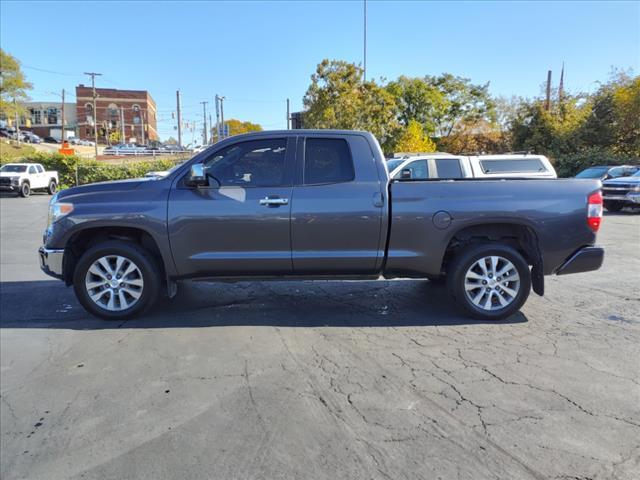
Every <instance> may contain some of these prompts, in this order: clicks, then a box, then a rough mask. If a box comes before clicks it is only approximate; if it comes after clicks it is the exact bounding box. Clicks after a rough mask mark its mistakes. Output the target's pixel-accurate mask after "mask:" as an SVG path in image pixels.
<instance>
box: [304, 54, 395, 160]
mask: <svg viewBox="0 0 640 480" xmlns="http://www.w3.org/2000/svg"><path fill="white" fill-rule="evenodd" d="M362 74H363V72H362V68H360V67H359V66H357V65H355V64H353V63H348V62H344V61H339V60H331V61H330V60H323V61H322V62H321V63H319V64H318V66H317V68H316V72H315V73H314V74H313V75H312V76H311V85H310V86H309V88H308V89H307V92H306V94H305V96H304V98H303V103H304V107H305V113H304V122H305V126H307V127H308V128H338V129H347V130H367V131H369V132H371V133H373V134H374V135H375V136H376V137H377V138H378V140H380V142H381V143H382V145H383V147H384V148H385V151H389V150H390V149H391V148H392V147H391V144H390V142H393V141H394V139H395V135H396V134H397V133H398V132H399V131H400V125H399V123H398V120H397V107H396V102H395V99H394V97H393V95H392V94H391V93H389V92H388V91H387V90H385V89H384V88H382V87H381V86H379V85H378V84H377V83H376V82H375V81H373V80H367V81H363V79H362Z"/></svg>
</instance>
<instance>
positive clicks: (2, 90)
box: [0, 49, 31, 118]
mask: <svg viewBox="0 0 640 480" xmlns="http://www.w3.org/2000/svg"><path fill="white" fill-rule="evenodd" d="M30 89H31V84H30V83H29V82H27V80H26V78H25V76H24V74H23V73H22V70H21V69H20V62H19V61H18V60H17V59H16V58H15V57H13V56H12V55H10V54H8V53H7V52H5V51H4V50H2V49H0V113H1V114H3V115H4V116H6V117H7V118H13V117H14V116H15V114H16V113H18V114H24V113H25V108H24V106H23V105H22V102H24V101H26V100H28V99H29V97H28V96H27V90H30ZM14 100H15V101H16V102H17V105H14Z"/></svg>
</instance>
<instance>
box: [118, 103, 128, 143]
mask: <svg viewBox="0 0 640 480" xmlns="http://www.w3.org/2000/svg"><path fill="white" fill-rule="evenodd" d="M120 131H121V132H122V138H121V139H120V143H127V139H126V138H125V133H124V107H120Z"/></svg>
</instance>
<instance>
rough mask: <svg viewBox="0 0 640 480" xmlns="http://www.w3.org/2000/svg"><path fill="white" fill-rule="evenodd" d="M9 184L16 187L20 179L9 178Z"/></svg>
mask: <svg viewBox="0 0 640 480" xmlns="http://www.w3.org/2000/svg"><path fill="white" fill-rule="evenodd" d="M11 183H12V184H13V185H18V184H19V183H20V177H11Z"/></svg>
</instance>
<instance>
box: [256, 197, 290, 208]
mask: <svg viewBox="0 0 640 480" xmlns="http://www.w3.org/2000/svg"><path fill="white" fill-rule="evenodd" d="M260 205H265V206H267V207H278V206H280V205H289V199H288V198H278V197H276V198H274V197H265V198H262V199H260Z"/></svg>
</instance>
